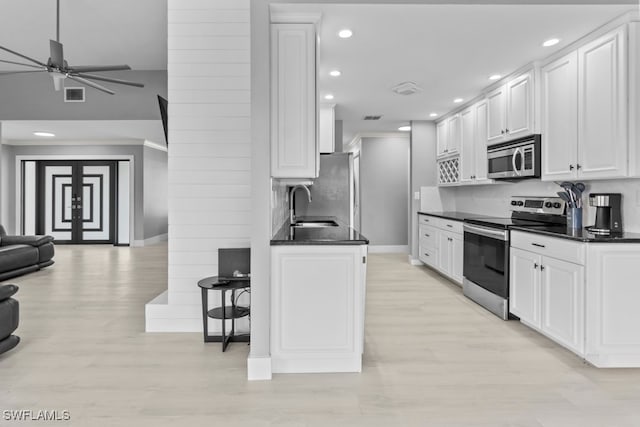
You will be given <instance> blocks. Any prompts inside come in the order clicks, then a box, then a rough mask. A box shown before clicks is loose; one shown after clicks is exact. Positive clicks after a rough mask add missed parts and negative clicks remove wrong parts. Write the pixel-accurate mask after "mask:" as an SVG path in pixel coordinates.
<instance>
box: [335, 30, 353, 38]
mask: <svg viewBox="0 0 640 427" xmlns="http://www.w3.org/2000/svg"><path fill="white" fill-rule="evenodd" d="M352 35H353V31H351V30H350V29H348V28H345V29H344V30H340V32H339V33H338V37H340V38H341V39H348V38H349V37H351V36H352Z"/></svg>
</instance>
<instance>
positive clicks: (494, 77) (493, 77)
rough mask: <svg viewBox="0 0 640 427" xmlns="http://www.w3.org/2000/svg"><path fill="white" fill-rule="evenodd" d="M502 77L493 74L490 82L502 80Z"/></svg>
mask: <svg viewBox="0 0 640 427" xmlns="http://www.w3.org/2000/svg"><path fill="white" fill-rule="evenodd" d="M501 78H502V76H501V75H500V74H493V75H491V76H489V80H500V79H501Z"/></svg>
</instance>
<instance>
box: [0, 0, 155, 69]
mask: <svg viewBox="0 0 640 427" xmlns="http://www.w3.org/2000/svg"><path fill="white" fill-rule="evenodd" d="M55 38H56V0H0V45H2V46H4V47H6V48H8V49H11V50H14V51H17V52H19V53H22V54H24V55H27V56H30V57H32V58H35V59H37V60H39V61H42V62H46V61H47V59H48V58H49V39H53V40H55ZM60 42H61V43H62V44H63V45H64V54H65V59H67V61H68V62H69V64H71V65H111V64H128V65H130V66H131V67H132V68H133V69H134V70H166V69H167V0H91V1H89V0H60ZM0 59H6V60H18V61H20V60H19V59H17V58H16V57H14V56H12V55H11V54H9V53H6V52H2V53H0ZM7 69H12V68H11V66H10V65H6V64H0V70H7Z"/></svg>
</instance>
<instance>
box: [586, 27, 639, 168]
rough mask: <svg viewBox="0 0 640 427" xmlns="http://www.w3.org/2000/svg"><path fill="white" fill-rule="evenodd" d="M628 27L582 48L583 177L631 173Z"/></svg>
mask: <svg viewBox="0 0 640 427" xmlns="http://www.w3.org/2000/svg"><path fill="white" fill-rule="evenodd" d="M625 30H626V29H625V27H622V28H620V29H618V30H616V31H613V32H611V33H608V34H606V35H604V36H603V37H600V38H598V39H596V40H594V41H593V42H591V43H588V44H587V45H585V46H582V47H581V48H579V49H578V67H579V68H578V88H579V89H578V140H579V150H578V165H579V166H578V168H579V169H580V170H579V174H580V177H582V178H590V179H597V178H616V177H623V176H626V175H627V146H628V145H627V144H628V140H627V51H626V43H625V40H626V31H625ZM634 78H637V76H635V77H634ZM636 120H637V118H636Z"/></svg>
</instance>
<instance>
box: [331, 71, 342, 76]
mask: <svg viewBox="0 0 640 427" xmlns="http://www.w3.org/2000/svg"><path fill="white" fill-rule="evenodd" d="M340 74H342V73H341V72H340V70H331V71H329V75H330V76H331V77H338V76H339V75H340Z"/></svg>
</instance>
